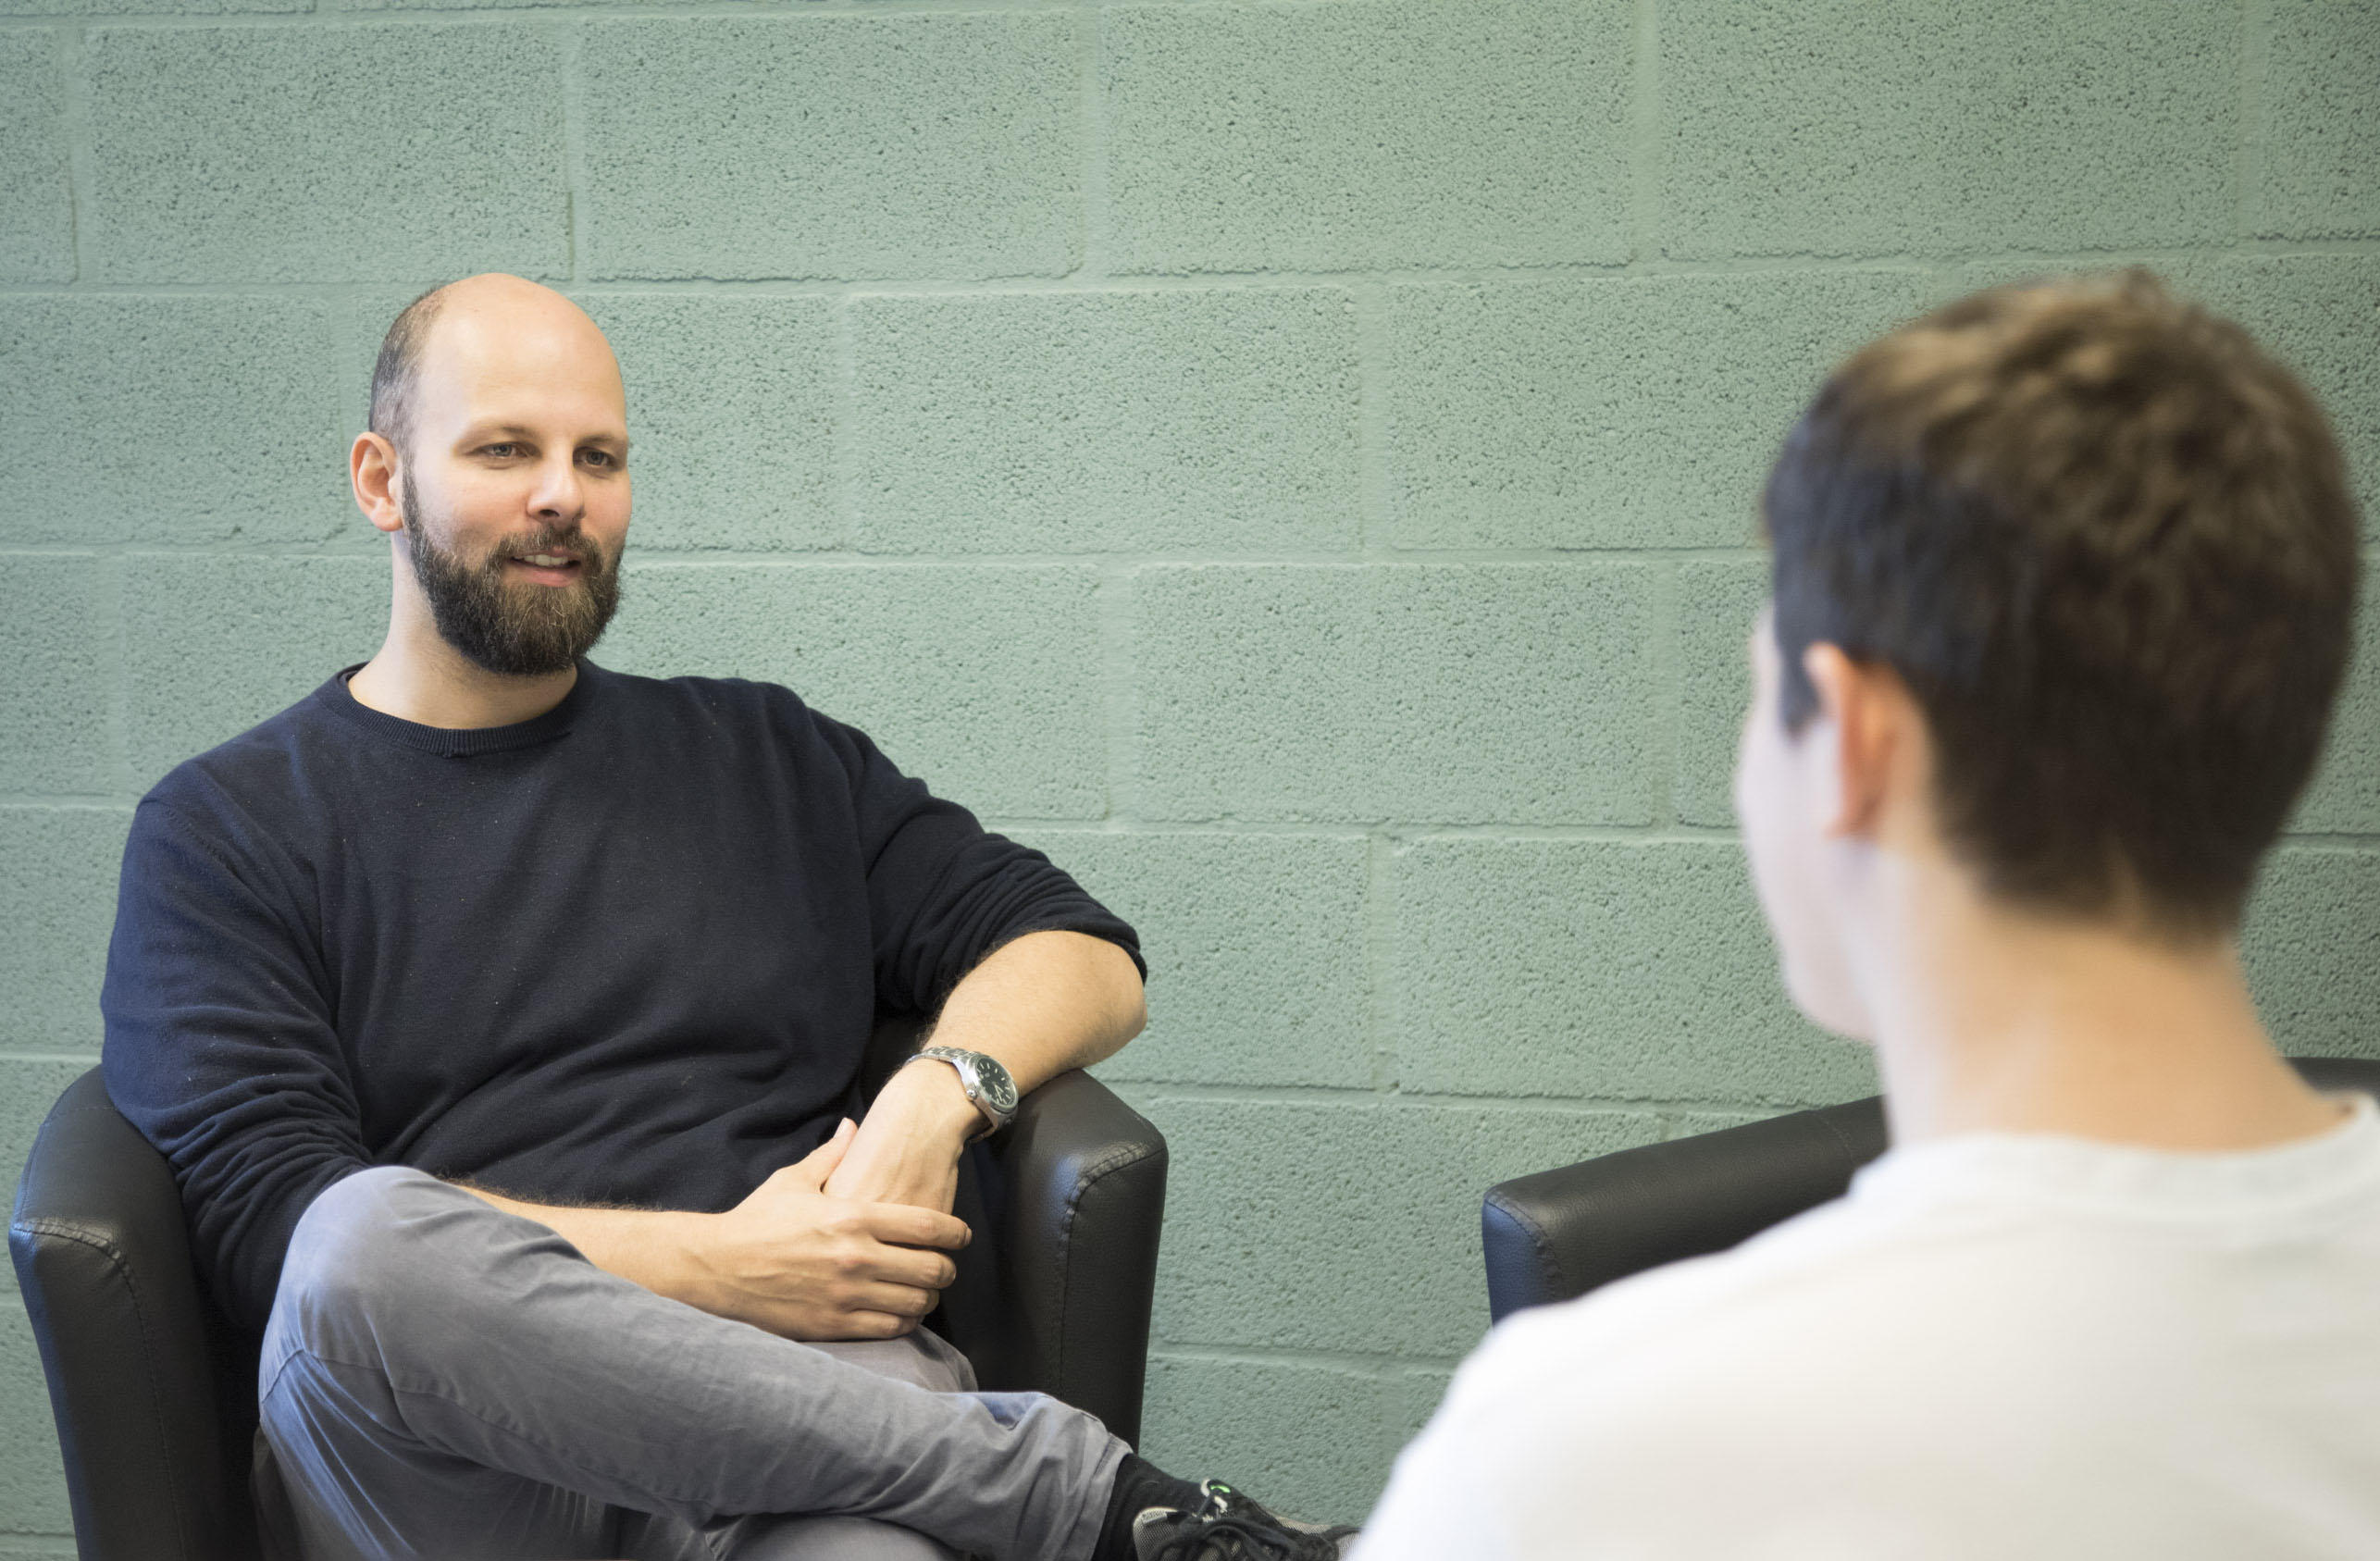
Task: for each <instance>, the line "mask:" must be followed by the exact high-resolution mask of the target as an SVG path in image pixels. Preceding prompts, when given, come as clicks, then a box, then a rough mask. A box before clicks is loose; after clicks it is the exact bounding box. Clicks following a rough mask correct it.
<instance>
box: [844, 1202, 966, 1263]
mask: <svg viewBox="0 0 2380 1561" xmlns="http://www.w3.org/2000/svg"><path fill="white" fill-rule="evenodd" d="M860 1220H861V1224H862V1227H863V1228H864V1229H865V1230H866V1231H867V1233H869V1234H870V1235H872V1236H874V1237H875V1238H876V1239H877V1240H878V1241H886V1242H890V1243H892V1244H893V1245H896V1246H934V1247H939V1248H941V1249H942V1250H944V1251H946V1252H956V1251H958V1250H959V1249H960V1248H961V1247H962V1246H964V1245H967V1244H968V1243H969V1242H971V1241H973V1240H974V1239H975V1233H974V1232H973V1231H971V1230H969V1229H968V1228H967V1222H966V1221H965V1220H961V1219H959V1218H958V1217H957V1216H955V1215H950V1214H943V1213H940V1212H938V1211H936V1210H935V1209H931V1208H916V1207H915V1206H913V1205H911V1204H906V1203H871V1204H865V1205H862V1209H861V1216H860Z"/></svg>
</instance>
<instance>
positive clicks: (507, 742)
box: [313, 658, 610, 759]
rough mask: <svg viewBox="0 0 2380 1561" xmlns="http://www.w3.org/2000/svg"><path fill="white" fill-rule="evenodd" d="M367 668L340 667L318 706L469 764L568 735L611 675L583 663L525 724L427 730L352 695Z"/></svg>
mask: <svg viewBox="0 0 2380 1561" xmlns="http://www.w3.org/2000/svg"><path fill="white" fill-rule="evenodd" d="M363 667H364V663H362V662H358V663H355V664H354V665H353V666H351V667H341V669H340V670H339V672H338V673H337V674H336V675H333V676H332V677H331V678H330V680H329V681H328V682H327V683H325V684H323V686H322V687H321V688H316V690H315V691H314V696H313V697H314V702H315V703H316V705H318V706H320V707H321V708H322V709H323V710H324V711H326V712H328V713H330V714H332V715H335V716H337V717H338V718H339V719H341V721H346V722H350V723H352V724H353V725H357V726H361V727H362V728H363V729H364V730H366V731H367V732H369V733H371V734H373V735H374V736H375V737H380V738H382V739H384V740H386V741H389V742H394V743H402V744H403V745H404V746H405V747H407V748H414V749H419V750H422V751H423V752H425V753H434V754H437V755H438V756H439V757H440V758H442V759H468V758H470V757H472V756H473V755H475V754H480V753H504V752H509V751H510V750H514V749H520V748H534V747H536V746H537V745H538V744H539V743H547V742H552V741H553V740H554V739H555V738H557V737H562V736H564V735H565V734H566V733H568V732H569V730H570V728H571V726H572V725H573V724H574V723H575V722H576V720H577V719H578V717H579V716H580V715H581V714H582V713H584V712H585V711H586V710H587V708H588V707H589V705H590V704H591V703H593V701H594V700H595V699H596V698H597V697H598V695H597V693H596V690H597V688H599V687H600V686H601V684H602V683H603V682H604V680H605V679H606V678H608V677H609V676H610V674H609V673H606V672H605V671H604V670H603V669H602V668H601V667H599V666H597V665H596V664H595V663H592V662H590V661H588V660H586V659H584V658H581V659H580V661H579V663H578V680H577V681H576V682H575V683H573V684H572V685H571V686H570V692H568V693H567V694H564V695H563V696H562V700H561V702H560V703H558V704H556V705H555V706H554V707H553V708H552V710H549V711H547V712H545V713H544V714H542V715H533V716H531V717H529V718H528V719H527V721H516V722H514V723H513V724H512V725H509V726H473V727H461V728H457V727H448V726H425V725H421V724H420V723H418V722H415V721H405V720H402V719H400V718H399V717H397V716H393V715H390V714H386V713H384V712H380V711H377V710H374V709H373V708H372V707H371V706H369V705H367V704H364V703H362V702H361V701H359V700H357V699H356V698H355V696H354V695H353V693H351V692H350V691H349V690H348V688H347V680H348V679H349V678H350V677H353V676H354V675H355V674H356V673H358V672H360V671H362V670H363Z"/></svg>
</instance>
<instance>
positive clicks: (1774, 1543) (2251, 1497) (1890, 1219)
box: [1354, 1096, 2380, 1561]
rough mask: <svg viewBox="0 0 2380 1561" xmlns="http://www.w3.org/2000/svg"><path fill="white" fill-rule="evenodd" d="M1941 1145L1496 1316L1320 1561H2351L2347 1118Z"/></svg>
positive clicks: (2350, 1130)
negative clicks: (1767, 1219) (2163, 1137)
mask: <svg viewBox="0 0 2380 1561" xmlns="http://www.w3.org/2000/svg"><path fill="white" fill-rule="evenodd" d="M2349 1098H2350V1099H2351V1100H2352V1102H2353V1109H2352V1110H2351V1113H2350V1115H2349V1120H2348V1121H2346V1122H2345V1123H2343V1124H2342V1125H2341V1126H2339V1127H2338V1128H2337V1129H2334V1130H2333V1131H2331V1132H2329V1133H2326V1134H2323V1135H2321V1136H2320V1137H2317V1138H2312V1139H2307V1140H2303V1141H2300V1142H2298V1143H2294V1144H2289V1145H2285V1146H2281V1147H2278V1148H2274V1149H2262V1150H2257V1151H2253V1152H2250V1153H2246V1154H2213V1155H2183V1154H2168V1153H2161V1152H2155V1151H2151V1150H2145V1149H2136V1148H2126V1147H2122V1146H2113V1145H2108V1144H2099V1143H2090V1142H2085V1141H2082V1140H2078V1139H2070V1138H2053V1137H2046V1136H2044V1137H2019V1136H2014V1135H1977V1136H1972V1137H1961V1138H1952V1139H1945V1140H1941V1141H1938V1142H1933V1143H1928V1144H1923V1145H1919V1146H1915V1147H1911V1148H1904V1149H1895V1150H1893V1151H1891V1152H1890V1153H1889V1154H1887V1155H1886V1156H1885V1157H1884V1158H1881V1159H1879V1160H1878V1161H1877V1162H1876V1163H1874V1164H1873V1165H1871V1166H1869V1167H1868V1168H1867V1169H1866V1170H1865V1171H1862V1172H1861V1173H1860V1174H1859V1177H1858V1178H1857V1180H1856V1181H1855V1182H1853V1185H1852V1190H1851V1192H1850V1193H1849V1194H1848V1195H1847V1196H1845V1197H1843V1198H1842V1199H1841V1201H1839V1202H1837V1203H1833V1204H1829V1205H1828V1206H1826V1207H1825V1208H1817V1209H1813V1210H1812V1211H1811V1212H1809V1213H1808V1214H1805V1215H1803V1216H1802V1217H1801V1218H1799V1219H1797V1220H1791V1221H1789V1222H1787V1223H1785V1224H1783V1225H1779V1226H1778V1227H1777V1228H1776V1229H1774V1230H1771V1231H1769V1232H1766V1233H1764V1234H1762V1235H1760V1236H1758V1237H1756V1238H1754V1240H1752V1241H1750V1242H1747V1243H1746V1244H1744V1245H1742V1246H1741V1247H1738V1248H1737V1249H1736V1250H1735V1251H1733V1252H1729V1253H1723V1254H1720V1255H1718V1256H1716V1257H1704V1258H1699V1259H1696V1260H1695V1261H1692V1262H1689V1263H1680V1264H1676V1265H1673V1266H1671V1267H1669V1268H1666V1269H1661V1270H1655V1271H1654V1272H1652V1273H1648V1274H1643V1275H1640V1276H1638V1277H1636V1278H1634V1279H1631V1280H1628V1281H1625V1282H1621V1283H1618V1284H1615V1285H1612V1286H1609V1287H1608V1288H1606V1289H1605V1290H1603V1291H1600V1292H1598V1293H1596V1294H1594V1295H1587V1296H1583V1297H1581V1298H1580V1299H1579V1300H1576V1301H1572V1302H1569V1303H1568V1304H1565V1305H1562V1306H1557V1307H1543V1308H1540V1309H1537V1310H1534V1311H1530V1312H1524V1313H1522V1314H1520V1315H1518V1316H1517V1317H1514V1318H1512V1319H1508V1320H1506V1322H1505V1323H1504V1324H1503V1325H1502V1326H1500V1327H1498V1328H1497V1329H1496V1330H1495V1332H1494V1333H1493V1334H1491V1335H1490V1336H1489V1338H1488V1341H1487V1343H1486V1344H1483V1345H1482V1346H1481V1348H1480V1349H1479V1351H1478V1352H1477V1353H1476V1354H1474V1355H1473V1356H1472V1357H1471V1358H1470V1359H1469V1361H1468V1362H1466V1363H1465V1365H1464V1367H1463V1369H1462V1370H1461V1372H1460V1373H1458V1374H1457V1377H1456V1380H1455V1385H1454V1387H1453V1389H1452V1391H1451V1392H1450V1393H1449V1394H1448V1395H1447V1399H1446V1402H1445V1404H1444V1406H1441V1407H1440V1409H1439V1411H1438V1414H1437V1416H1436V1418H1435V1419H1432V1421H1431V1423H1430V1426H1429V1429H1428V1430H1426V1431H1423V1432H1422V1434H1421V1435H1420V1436H1419V1438H1418V1439H1417V1440H1416V1441H1415V1442H1414V1443H1413V1444H1412V1445H1411V1446H1409V1447H1407V1449H1406V1451H1405V1454H1404V1456H1402V1457H1401V1458H1399V1459H1398V1461H1397V1466H1396V1474H1395V1479H1394V1480H1392V1481H1391V1483H1390V1485H1389V1489H1388V1493H1387V1494H1385V1495H1384V1496H1382V1498H1381V1504H1380V1506H1379V1508H1378V1509H1377V1510H1376V1511H1375V1512H1374V1513H1373V1515H1372V1519H1371V1522H1370V1524H1369V1525H1368V1526H1367V1528H1366V1530H1365V1534H1364V1537H1363V1539H1362V1541H1361V1542H1359V1543H1358V1544H1357V1547H1356V1549H1355V1552H1354V1556H1355V1561H1453V1558H1460V1561H1553V1558H1554V1557H1557V1556H1558V1557H1565V1558H1568V1557H1592V1558H1594V1561H1656V1558H1658V1561H1670V1558H1678V1561H1685V1558H1692V1561H1721V1558H1728V1557H1757V1558H1760V1561H1787V1558H1794V1561H1800V1558H1803V1557H1810V1558H1816V1557H1825V1558H1827V1561H1868V1558H1880V1557H1887V1556H1890V1557H1894V1558H1902V1557H1926V1558H1928V1561H1935V1558H1944V1557H1950V1558H1956V1557H1969V1556H1972V1557H1985V1556H1990V1557H1993V1558H1995V1561H2002V1558H2009V1557H2021V1558H2024V1561H2043V1558H2047V1557H2076V1558H2077V1561H2079V1558H2083V1557H2089V1558H2090V1561H2125V1558H2132V1557H2138V1558H2140V1561H2149V1558H2151V1557H2154V1558H2155V1561H2196V1558H2200V1557H2204V1558H2208V1561H2213V1558H2214V1557H2224V1558H2225V1561H2237V1558H2241V1557H2251V1558H2254V1561H2278V1558H2294V1557H2306V1556H2325V1557H2331V1556H2337V1557H2346V1556H2355V1557H2361V1558H2367V1561H2368V1558H2371V1557H2380V1113H2375V1111H2374V1106H2373V1102H2372V1101H2371V1100H2370V1099H2368V1098H2366V1097H2364V1096H2351V1097H2349Z"/></svg>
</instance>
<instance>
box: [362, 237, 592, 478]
mask: <svg viewBox="0 0 2380 1561" xmlns="http://www.w3.org/2000/svg"><path fill="white" fill-rule="evenodd" d="M450 317H452V318H454V319H456V320H458V321H461V320H465V319H468V320H469V321H470V322H471V323H472V324H474V325H477V326H482V327H485V326H488V325H490V324H500V323H505V322H510V323H515V324H517V325H518V326H519V327H521V328H527V329H531V330H537V329H543V330H548V331H551V330H553V329H556V328H560V329H563V330H584V331H585V332H587V333H589V335H591V336H592V337H593V338H594V339H595V340H596V341H601V340H602V331H601V329H600V328H598V327H597V326H596V324H595V322H594V321H593V320H591V319H589V318H588V317H587V315H586V312H585V311H584V310H582V309H580V308H579V307H578V305H577V304H573V303H572V302H571V301H570V300H569V299H567V298H564V296H563V295H562V294H560V293H558V292H556V291H553V290H552V288H549V287H540V286H539V284H537V283H536V282H533V281H529V280H527V279H525V278H521V277H514V276H507V275H505V274H504V273H503V272H501V271H489V272H483V273H482V274H480V275H478V276H476V277H465V278H464V279H462V280H461V281H453V282H445V283H441V284H440V285H439V286H437V287H434V288H432V289H430V290H429V291H428V292H425V293H423V294H422V295H421V296H420V297H419V298H416V299H415V300H414V301H413V302H412V303H410V304H406V305H405V306H404V308H403V310H401V311H400V312H399V313H398V315H397V317H396V319H395V320H394V321H393V322H391V323H390V326H389V331H388V334H387V335H386V336H383V337H382V338H381V339H380V355H379V357H378V360H377V361H375V362H374V364H373V365H372V411H371V420H370V423H369V425H368V427H370V428H371V430H372V431H373V432H374V433H376V434H378V435H380V436H381V437H382V438H383V439H386V440H389V442H390V443H391V444H393V445H395V446H396V447H397V449H398V450H399V452H403V451H404V449H405V448H406V440H407V439H408V438H409V437H410V436H411V434H412V432H413V427H414V417H415V412H416V411H417V410H418V408H419V405H420V398H421V385H422V370H423V365H424V364H425V363H426V362H427V361H428V356H429V352H430V343H431V338H432V337H433V336H434V335H436V334H437V333H438V331H437V328H438V326H439V324H440V321H441V320H444V319H448V318H450ZM605 352H606V354H607V355H608V353H609V346H608V344H606V347H605Z"/></svg>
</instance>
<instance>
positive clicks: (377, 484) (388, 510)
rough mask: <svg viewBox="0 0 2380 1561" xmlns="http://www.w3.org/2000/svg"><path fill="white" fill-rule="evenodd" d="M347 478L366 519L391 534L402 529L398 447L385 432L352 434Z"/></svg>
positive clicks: (402, 507)
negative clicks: (398, 480)
mask: <svg viewBox="0 0 2380 1561" xmlns="http://www.w3.org/2000/svg"><path fill="white" fill-rule="evenodd" d="M347 480H348V482H349V484H350V485H351V486H352V487H353V489H355V507H356V508H357V509H359V510H362V511H363V512H364V518H365V519H366V520H368V521H370V522H371V523H372V524H373V525H374V526H375V527H378V528H379V529H380V530H382V531H385V532H387V533H389V534H390V536H392V537H393V536H395V535H396V534H397V533H398V532H400V531H402V530H403V529H404V528H405V510H404V505H403V502H401V501H400V500H399V499H398V497H397V447H396V446H395V445H394V444H391V443H390V441H389V440H388V437H387V436H386V435H384V434H374V433H362V434H357V435H356V436H355V443H354V445H353V448H351V449H350V450H349V451H348V452H347Z"/></svg>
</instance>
